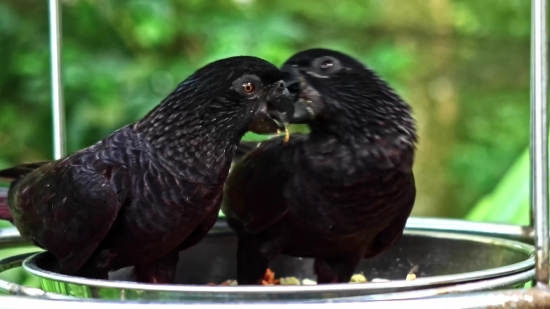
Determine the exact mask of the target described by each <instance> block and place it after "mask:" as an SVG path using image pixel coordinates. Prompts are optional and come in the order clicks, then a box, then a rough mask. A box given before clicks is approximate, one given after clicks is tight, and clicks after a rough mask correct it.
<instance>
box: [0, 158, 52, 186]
mask: <svg viewBox="0 0 550 309" xmlns="http://www.w3.org/2000/svg"><path fill="white" fill-rule="evenodd" d="M48 163H50V161H41V162H33V163H23V164H19V165H16V166H14V167H10V168H7V169H4V170H0V182H14V181H16V180H17V179H19V178H21V177H22V176H25V175H27V174H28V173H30V172H32V171H34V170H35V169H37V168H39V167H41V166H42V165H44V164H48Z"/></svg>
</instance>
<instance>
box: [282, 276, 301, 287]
mask: <svg viewBox="0 0 550 309" xmlns="http://www.w3.org/2000/svg"><path fill="white" fill-rule="evenodd" d="M279 280H280V282H281V285H300V280H298V278H296V277H287V278H281V279H279Z"/></svg>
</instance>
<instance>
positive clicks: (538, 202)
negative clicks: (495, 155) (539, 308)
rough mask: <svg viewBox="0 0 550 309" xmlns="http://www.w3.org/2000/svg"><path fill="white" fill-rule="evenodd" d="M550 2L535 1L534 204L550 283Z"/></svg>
mask: <svg viewBox="0 0 550 309" xmlns="http://www.w3.org/2000/svg"><path fill="white" fill-rule="evenodd" d="M546 13H547V1H546V0H532V2H531V147H530V151H531V207H532V214H531V217H532V218H531V220H533V222H532V223H533V224H534V229H535V247H536V264H535V266H536V275H535V276H536V280H537V282H538V283H544V284H548V281H549V279H550V278H549V277H550V275H549V273H548V251H549V249H550V248H549V247H550V245H549V240H548V238H549V235H548V123H547V120H548V119H547V118H548V117H547V111H546V103H547V102H546V101H547V92H548V87H547V86H548V84H547V75H548V68H547V57H546V43H547V26H546Z"/></svg>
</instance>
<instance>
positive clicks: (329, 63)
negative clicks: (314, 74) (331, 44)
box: [319, 59, 334, 71]
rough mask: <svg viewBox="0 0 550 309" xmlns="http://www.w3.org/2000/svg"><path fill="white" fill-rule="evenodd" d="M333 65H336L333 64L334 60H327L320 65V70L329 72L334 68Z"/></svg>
mask: <svg viewBox="0 0 550 309" xmlns="http://www.w3.org/2000/svg"><path fill="white" fill-rule="evenodd" d="M333 65H334V62H332V60H330V59H325V60H323V61H321V63H320V64H319V69H320V70H321V71H327V70H329V69H330V68H332V66H333Z"/></svg>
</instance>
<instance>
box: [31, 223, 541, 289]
mask: <svg viewBox="0 0 550 309" xmlns="http://www.w3.org/2000/svg"><path fill="white" fill-rule="evenodd" d="M405 233H406V234H408V235H418V236H428V237H435V238H447V239H456V240H469V241H474V242H481V243H490V244H494V245H498V246H503V247H507V248H511V249H515V250H519V251H521V252H524V253H526V254H528V255H529V258H528V259H526V260H524V261H521V262H518V263H514V264H510V265H506V266H501V267H497V268H492V269H487V270H480V271H474V272H468V273H461V274H453V275H443V276H432V277H424V278H422V277H420V278H417V279H416V280H413V281H406V280H392V281H389V282H368V283H363V284H323V285H310V286H308V285H288V286H284V285H279V286H207V285H171V284H146V283H134V282H129V281H114V280H113V281H107V280H97V279H87V278H81V277H73V276H66V275H61V274H57V273H53V272H50V271H47V270H44V269H41V268H39V267H38V266H37V265H36V263H35V260H36V258H37V257H38V255H40V254H44V252H41V253H37V254H34V255H32V256H30V257H28V258H26V259H25V260H24V261H23V263H22V267H23V269H25V271H27V272H28V273H30V274H32V275H34V276H37V277H39V278H42V279H48V280H52V281H57V282H63V283H68V284H76V285H81V286H91V287H102V288H115V289H129V290H147V291H158V292H193V293H225V294H230V293H239V294H246V293H275V294H277V293H288V292H292V293H311V292H321V293H322V292H335V291H342V290H345V291H349V290H369V289H375V288H376V289H385V288H387V289H396V288H403V287H411V286H413V287H421V286H429V285H442V284H454V283H460V282H465V281H473V280H478V279H488V278H494V277H497V276H503V275H507V274H511V273H517V272H521V271H523V270H526V269H529V268H533V267H534V265H535V259H534V247H533V246H531V245H528V244H524V243H521V242H518V241H513V240H505V239H500V238H494V237H486V236H475V235H464V234H459V233H449V232H432V231H429V232H428V231H405ZM373 285H375V286H373Z"/></svg>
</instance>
